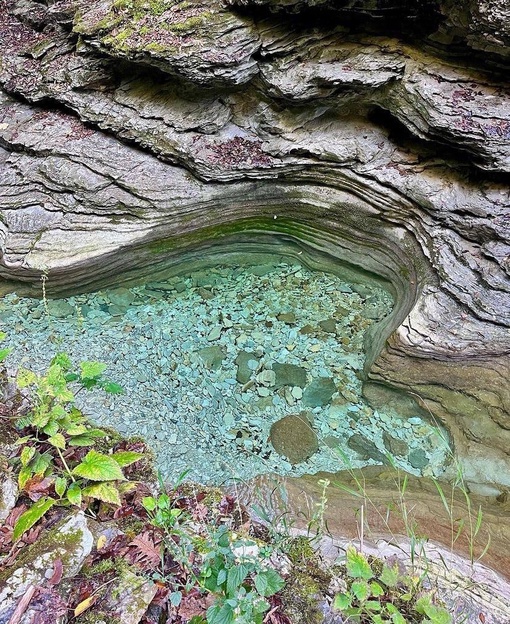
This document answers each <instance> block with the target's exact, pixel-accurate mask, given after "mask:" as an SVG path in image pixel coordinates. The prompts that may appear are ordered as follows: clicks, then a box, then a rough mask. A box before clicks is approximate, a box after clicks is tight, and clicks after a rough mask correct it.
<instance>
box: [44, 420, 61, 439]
mask: <svg viewBox="0 0 510 624" xmlns="http://www.w3.org/2000/svg"><path fill="white" fill-rule="evenodd" d="M58 429H59V426H58V423H56V422H55V421H54V420H50V422H49V423H48V424H47V425H46V426H45V427H43V433H45V434H46V435H47V436H50V437H51V436H54V435H55V434H56V433H58Z"/></svg>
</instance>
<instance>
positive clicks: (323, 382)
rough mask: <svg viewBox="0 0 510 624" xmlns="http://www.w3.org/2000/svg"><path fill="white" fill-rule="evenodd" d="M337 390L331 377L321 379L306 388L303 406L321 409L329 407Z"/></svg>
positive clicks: (315, 380)
mask: <svg viewBox="0 0 510 624" xmlns="http://www.w3.org/2000/svg"><path fill="white" fill-rule="evenodd" d="M336 390H337V388H336V386H335V382H334V381H333V379H331V378H330V377H319V379H314V380H313V381H312V383H311V384H310V385H309V386H307V387H306V388H305V391H304V392H303V405H306V406H307V407H321V406H322V405H327V404H328V403H329V402H330V401H331V398H332V396H333V395H334V394H335V392H336Z"/></svg>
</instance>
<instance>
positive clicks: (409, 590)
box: [333, 546, 451, 624]
mask: <svg viewBox="0 0 510 624" xmlns="http://www.w3.org/2000/svg"><path fill="white" fill-rule="evenodd" d="M345 572H346V576H347V583H346V585H347V587H346V591H344V592H341V593H338V594H337V595H336V596H335V600H334V603H333V606H334V608H335V609H337V610H339V611H341V612H342V614H344V615H346V616H348V617H349V621H350V622H359V623H360V624H368V623H370V624H386V623H389V624H407V623H408V622H412V623H413V624H414V623H416V624H417V623H423V624H451V617H450V614H449V613H448V611H447V610H446V609H445V608H444V607H442V606H441V605H437V604H435V603H434V600H433V595H432V594H431V593H430V592H426V591H425V590H424V588H423V584H422V580H421V578H420V577H416V576H410V575H407V574H401V573H400V571H399V568H398V565H397V564H395V565H393V566H389V565H387V564H386V563H383V562H382V561H380V560H377V559H376V560H373V561H372V562H370V561H369V559H368V558H367V557H365V555H364V554H363V553H361V552H359V551H358V550H356V549H355V548H354V547H352V546H351V547H349V548H348V549H347V553H346V563H345Z"/></svg>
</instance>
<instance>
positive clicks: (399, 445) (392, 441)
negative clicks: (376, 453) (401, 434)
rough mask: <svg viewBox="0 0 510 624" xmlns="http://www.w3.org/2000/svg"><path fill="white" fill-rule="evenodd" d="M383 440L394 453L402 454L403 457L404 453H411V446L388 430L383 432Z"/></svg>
mask: <svg viewBox="0 0 510 624" xmlns="http://www.w3.org/2000/svg"><path fill="white" fill-rule="evenodd" d="M383 442H384V446H385V447H386V448H387V449H388V451H389V452H390V453H391V454H392V455H400V456H401V457H403V456H404V455H407V453H409V447H408V446H407V444H406V443H405V442H404V440H399V439H398V438H394V437H393V436H392V435H390V434H389V433H388V432H387V431H384V432H383Z"/></svg>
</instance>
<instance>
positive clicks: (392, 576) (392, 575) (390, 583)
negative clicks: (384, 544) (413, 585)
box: [379, 564, 399, 587]
mask: <svg viewBox="0 0 510 624" xmlns="http://www.w3.org/2000/svg"><path fill="white" fill-rule="evenodd" d="M398 577H399V574H398V566H397V565H396V564H395V565H394V566H393V567H391V568H390V567H388V566H387V565H385V566H384V567H383V570H382V572H381V575H380V576H379V580H380V581H381V582H382V583H384V584H385V585H386V587H395V585H396V584H397V583H398Z"/></svg>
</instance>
